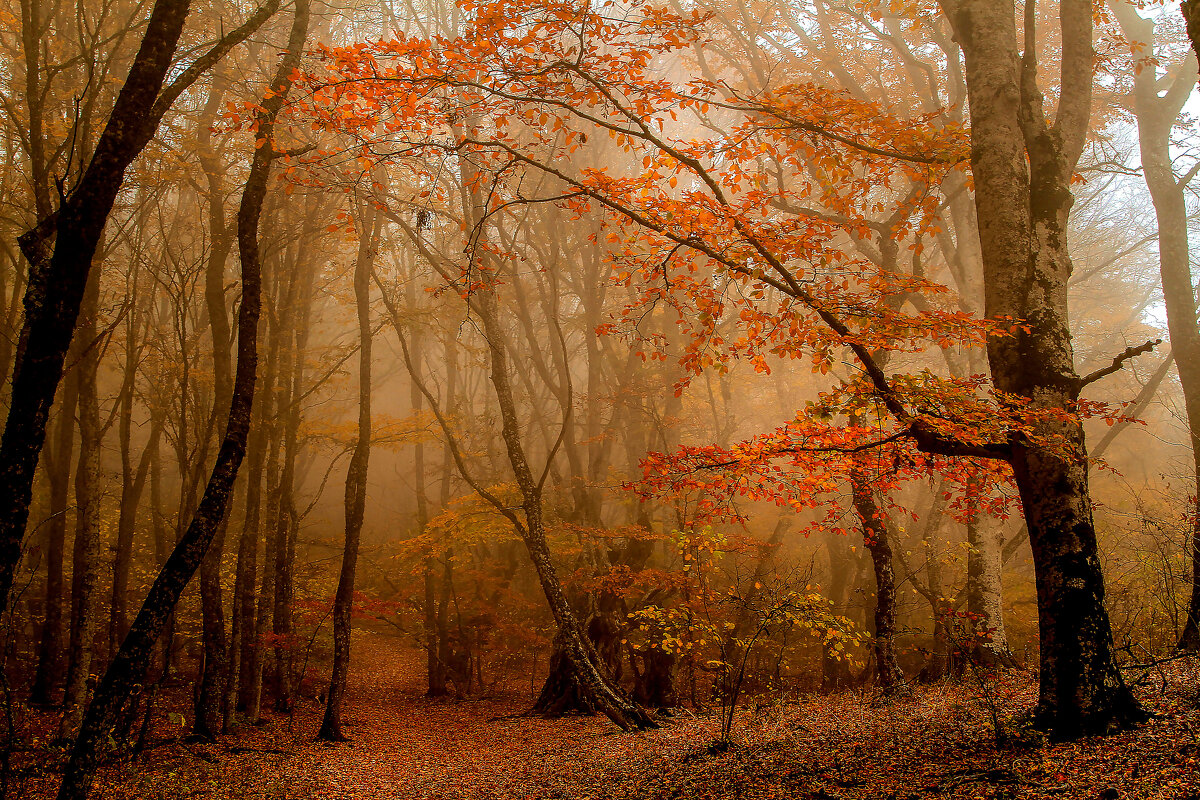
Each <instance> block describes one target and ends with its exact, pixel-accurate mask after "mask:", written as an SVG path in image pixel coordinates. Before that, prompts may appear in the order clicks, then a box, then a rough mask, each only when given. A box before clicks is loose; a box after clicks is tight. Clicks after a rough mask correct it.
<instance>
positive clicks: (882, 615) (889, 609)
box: [851, 467, 904, 694]
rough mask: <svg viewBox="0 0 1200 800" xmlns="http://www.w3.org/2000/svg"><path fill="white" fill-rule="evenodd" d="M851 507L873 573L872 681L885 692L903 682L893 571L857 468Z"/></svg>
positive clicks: (885, 539) (879, 519) (882, 526)
mask: <svg viewBox="0 0 1200 800" xmlns="http://www.w3.org/2000/svg"><path fill="white" fill-rule="evenodd" d="M851 494H852V496H853V502H854V510H855V511H857V512H858V517H859V520H860V521H861V523H862V532H863V544H864V545H866V547H867V551H868V552H869V553H870V554H871V566H872V567H873V568H874V572H875V617H874V620H875V632H874V640H873V642H872V652H873V654H874V656H875V672H876V674H875V680H876V682H877V683H878V684H879V688H880V689H882V690H883V692H884V693H885V694H887V693H890V692H894V691H895V690H896V689H897V688H898V687H899V686H900V684H901V683H903V682H904V673H903V672H902V671H901V669H900V665H899V664H898V663H897V662H896V641H895V639H896V573H895V567H894V565H893V563H892V547H891V544H890V543H889V542H888V537H887V526H886V525H885V524H884V521H883V517H882V512H881V511H880V510H879V505H878V503H876V502H875V496H874V494H872V492H871V486H870V484H869V483H868V481H867V477H866V474H865V473H864V472H863V471H862V469H861V468H858V467H856V468H855V469H854V470H853V472H852V473H851Z"/></svg>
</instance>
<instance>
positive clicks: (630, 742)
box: [102, 631, 715, 800]
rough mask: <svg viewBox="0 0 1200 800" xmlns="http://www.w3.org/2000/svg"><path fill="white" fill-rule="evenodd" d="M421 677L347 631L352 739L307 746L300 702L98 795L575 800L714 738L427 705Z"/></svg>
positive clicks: (313, 723) (347, 722)
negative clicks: (588, 789)
mask: <svg viewBox="0 0 1200 800" xmlns="http://www.w3.org/2000/svg"><path fill="white" fill-rule="evenodd" d="M424 670H425V665H424V653H422V652H421V651H418V650H416V649H414V648H412V647H411V646H410V645H408V644H407V643H406V642H404V641H403V640H401V639H398V638H396V637H392V636H387V635H385V634H380V633H375V632H369V631H368V632H361V633H356V634H355V639H354V644H353V653H352V658H351V672H350V683H349V686H348V687H347V696H346V700H345V703H344V706H343V728H344V731H345V733H346V735H347V736H348V737H349V738H350V740H351V741H349V742H347V743H343V744H327V743H320V742H316V741H314V736H315V735H316V731H317V728H318V727H319V726H320V722H321V715H322V714H323V712H324V708H323V707H321V706H319V705H317V704H316V703H314V702H312V701H307V702H304V703H302V704H301V705H300V706H299V707H298V708H297V710H296V712H295V713H294V714H293V715H292V716H291V717H290V718H289V717H287V716H277V717H275V718H273V719H271V720H270V721H269V722H268V723H267V724H266V725H264V726H262V727H258V728H244V729H242V730H241V731H240V732H239V733H238V734H236V735H235V736H233V737H229V738H228V739H226V740H225V741H223V742H221V743H219V744H218V745H215V746H212V747H201V746H197V745H189V747H190V749H191V751H192V752H193V753H204V755H205V757H207V758H211V759H213V761H212V762H206V761H204V760H203V759H200V760H195V759H193V760H187V759H184V760H183V761H180V760H179V759H178V756H179V755H185V756H186V755H187V753H181V752H180V748H179V747H168V748H162V749H161V751H160V752H159V753H156V754H155V755H154V756H152V757H151V758H150V759H149V763H144V764H142V765H140V766H139V767H135V768H134V769H132V770H130V769H122V770H121V773H122V774H119V775H111V776H109V777H110V782H109V785H108V786H107V787H106V789H107V791H106V792H105V793H104V794H103V795H102V796H103V797H105V798H106V800H126V799H127V798H128V799H129V800H132V798H148V797H162V798H164V800H165V799H166V798H170V797H172V795H170V794H168V793H164V792H163V785H164V784H163V778H164V775H163V770H164V769H165V770H168V771H169V773H168V774H169V777H170V780H171V782H175V781H180V782H182V783H183V784H185V785H188V786H189V787H190V791H189V792H187V793H181V795H180V796H181V797H182V796H201V797H206V798H222V799H223V800H224V799H225V798H228V800H233V799H234V798H239V799H240V798H270V799H271V800H291V799H292V798H296V799H297V800H299V799H300V798H309V797H313V798H372V799H373V800H392V798H395V799H396V800H400V799H401V798H403V799H404V800H409V799H410V798H411V799H412V800H417V799H418V798H421V799H423V798H438V800H441V799H442V798H445V799H446V800H450V799H451V798H471V799H472V800H476V799H478V800H483V799H484V798H487V799H489V800H490V799H491V798H497V799H499V798H533V797H536V798H578V797H581V796H584V795H581V793H580V790H581V786H587V785H593V786H605V785H606V784H608V783H609V782H610V780H611V779H613V778H616V777H617V776H618V775H628V773H629V772H630V770H631V769H633V768H634V767H635V766H638V765H642V764H645V765H647V766H650V765H651V764H652V763H653V762H655V761H658V760H660V759H674V758H677V757H679V756H681V755H683V753H684V752H685V751H687V750H688V748H690V747H692V746H693V745H692V743H693V742H694V741H696V739H697V737H699V740H701V741H709V740H711V738H712V736H713V731H714V730H715V722H714V721H713V720H711V719H695V718H690V717H689V718H687V721H681V722H680V723H678V724H674V725H671V726H669V727H667V728H663V729H660V730H657V731H650V732H646V733H637V734H629V735H624V734H621V733H620V732H619V731H617V730H616V729H615V728H614V727H613V726H612V725H610V724H609V723H608V722H607V720H603V719H597V718H589V717H568V718H565V719H559V720H545V719H541V718H538V717H525V716H522V714H523V712H525V711H526V710H527V709H528V708H529V706H530V705H532V701H530V700H529V699H528V695H525V696H524V697H517V696H514V695H511V694H510V695H509V696H502V697H497V698H491V699H482V700H463V701H458V700H454V699H452V698H447V699H431V698H428V697H426V696H425V694H424V690H425V684H424V680H425V674H424ZM685 731H686V733H685ZM170 751H174V753H171V752H170ZM272 751H280V752H272ZM160 762H161V763H160Z"/></svg>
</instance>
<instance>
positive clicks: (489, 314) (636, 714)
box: [477, 289, 655, 730]
mask: <svg viewBox="0 0 1200 800" xmlns="http://www.w3.org/2000/svg"><path fill="white" fill-rule="evenodd" d="M477 306H478V310H479V312H480V318H481V320H482V322H483V328H484V336H485V338H486V339H487V343H488V351H489V353H490V362H491V379H492V385H493V386H494V387H495V391H496V399H497V401H498V403H499V406H500V414H501V419H502V437H503V439H504V444H505V449H506V451H507V453H508V459H509V463H510V464H511V465H512V469H513V473H514V475H515V477H516V479H517V486H518V488H519V489H520V492H521V496H522V511H523V512H524V517H525V524H524V526H523V529H522V530H521V531H520V533H521V536H522V538H523V539H524V540H525V546H526V549H528V551H529V556H530V558H531V559H532V561H533V565H534V569H535V570H536V571H537V575H538V579H539V581H540V582H541V585H542V591H543V592H544V593H545V595H546V600H547V601H548V602H549V604H550V611H551V613H552V614H553V615H554V621H555V623H556V624H557V625H558V632H557V634H556V635H555V637H554V650H555V656H554V657H553V658H552V659H551V665H550V675H549V676H548V677H547V679H546V683H545V685H544V686H543V688H542V692H541V695H540V696H539V697H538V700H537V702H536V703H535V705H534V708H535V709H537V710H538V711H540V712H542V713H545V714H561V713H563V712H564V711H570V710H578V709H583V710H587V711H590V712H592V713H595V712H597V711H599V712H601V713H604V714H606V715H607V716H608V717H609V719H611V720H612V721H613V722H614V723H616V724H617V725H618V726H620V727H621V728H623V729H626V730H628V729H631V728H647V727H654V726H655V723H654V721H653V720H652V719H651V718H650V716H649V715H648V714H647V713H646V712H645V711H644V710H643V709H642V708H641V707H640V706H638V705H637V704H635V703H633V702H632V701H631V700H630V699H629V698H628V697H626V696H625V693H624V692H623V691H621V689H620V688H619V687H617V686H614V685H612V684H611V683H610V682H609V681H608V680H607V679H606V678H605V677H604V675H603V673H602V672H601V671H600V668H599V667H598V666H597V660H596V655H595V652H594V651H593V650H592V648H591V646H590V644H589V643H588V641H587V638H586V637H585V635H584V633H583V630H582V629H581V626H580V624H579V621H578V619H577V618H576V617H575V613H574V612H573V611H572V610H571V606H570V604H569V603H568V602H567V596H566V594H565V593H564V592H563V589H562V584H561V583H560V582H559V579H558V574H557V572H556V571H555V569H554V564H553V562H552V561H551V558H550V548H549V545H548V544H547V541H546V529H545V521H544V519H543V515H542V497H541V486H540V484H539V483H538V481H537V480H536V479H535V478H534V476H533V472H532V470H531V469H530V467H529V462H528V461H527V460H526V457H525V450H524V447H523V445H522V444H521V438H520V437H521V434H520V430H519V426H518V421H517V409H516V403H515V400H514V398H513V391H512V385H511V383H510V382H509V376H508V363H507V358H506V357H505V348H504V344H503V338H502V337H503V334H502V333H501V331H500V325H499V320H498V319H497V310H496V309H497V301H496V295H495V293H494V292H493V291H492V290H489V289H485V290H482V291H481V295H480V298H479V302H478V303H477Z"/></svg>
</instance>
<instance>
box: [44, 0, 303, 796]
mask: <svg viewBox="0 0 1200 800" xmlns="http://www.w3.org/2000/svg"><path fill="white" fill-rule="evenodd" d="M156 12H157V8H156ZM151 24H153V22H152V23H151ZM307 30H308V3H307V0H297V3H296V11H295V19H294V21H293V23H292V29H291V33H290V36H289V39H288V50H287V53H286V54H285V55H284V56H283V58H281V59H280V63H279V69H278V70H277V71H276V74H275V77H274V80H273V81H272V84H271V87H270V94H269V96H268V97H266V98H265V99H264V100H263V103H262V109H261V110H260V111H259V114H258V120H257V122H258V127H257V136H259V137H262V138H263V140H264V141H265V142H266V143H267V144H266V145H265V146H261V147H258V148H256V149H255V153H254V158H253V161H252V163H251V166H250V174H249V176H248V177H247V179H246V189H245V191H244V192H243V194H242V203H241V207H240V209H239V211H238V245H239V253H240V255H241V262H242V302H241V308H240V309H239V311H238V344H237V371H236V373H235V376H234V383H233V396H232V400H231V404H230V408H229V419H228V424H227V426H226V429H225V437H224V439H223V440H222V442H221V447H220V449H219V450H218V452H217V460H216V463H215V464H214V465H213V470H212V474H211V476H210V478H209V481H208V485H207V486H206V487H205V490H204V496H203V498H202V499H201V501H200V505H199V507H198V508H197V510H196V514H195V516H194V517H193V518H192V521H191V523H190V524H189V525H188V528H187V531H186V532H185V533H184V536H183V537H182V538H181V539H180V540H179V541H178V542H177V543H176V545H175V548H174V550H173V551H172V552H171V555H170V557H168V559H167V563H166V564H165V565H164V566H163V569H162V570H161V571H160V572H159V574H158V577H157V578H155V580H154V583H153V585H152V586H151V587H150V591H149V593H148V594H147V595H146V599H145V601H144V602H143V603H142V607H141V609H140V610H139V611H138V614H137V617H136V618H135V619H134V622H133V625H132V626H131V627H130V630H129V635H128V636H126V637H125V640H124V641H123V642H122V643H121V649H120V650H118V651H117V654H116V657H115V658H114V659H113V661H112V663H111V664H110V665H109V667H108V669H107V670H106V671H105V673H104V677H103V678H101V680H100V685H99V686H98V687H97V689H96V694H95V697H94V698H93V700H92V703H91V705H89V706H88V710H87V714H86V715H85V717H84V720H83V725H82V727H81V728H80V732H79V736H78V738H77V739H76V740H75V745H74V747H73V748H72V749H71V756H70V759H69V760H68V762H67V766H66V772H65V774H64V776H63V782H62V785H61V787H60V788H59V791H58V800H86V798H87V795H88V792H89V790H90V789H91V785H92V780H93V777H94V775H95V770H96V766H97V764H98V762H99V757H100V755H101V749H102V747H103V746H104V742H105V739H106V738H107V737H108V736H110V735H111V732H112V730H113V726H114V724H115V723H116V722H117V719H118V715H119V713H120V710H121V707H122V705H123V704H124V703H125V702H126V701H127V699H128V698H129V696H130V695H131V693H132V690H133V688H134V686H135V685H136V684H137V683H139V682H140V681H141V680H142V678H143V676H144V674H145V672H146V667H147V666H148V661H149V658H150V654H151V652H152V651H153V649H154V643H155V641H156V640H157V639H158V637H159V634H160V633H161V632H162V630H163V628H164V627H165V625H166V622H167V618H168V617H169V616H170V614H171V612H172V610H173V609H174V607H175V604H176V603H177V602H178V601H179V596H180V595H181V594H182V593H183V590H184V588H185V587H186V586H187V584H188V582H189V581H190V580H191V578H192V576H193V575H194V574H195V572H196V569H197V568H198V567H199V566H200V562H201V561H202V560H203V559H204V554H205V552H206V551H207V550H208V547H209V544H210V543H211V542H212V539H213V537H214V536H215V535H216V532H217V528H218V527H219V526H220V524H221V520H222V519H223V517H224V515H225V511H226V506H227V504H228V500H229V494H230V491H231V490H232V488H233V483H234V480H235V479H236V478H237V472H238V468H239V467H240V466H241V462H242V458H243V456H244V455H245V453H246V437H247V433H248V431H249V428H250V415H251V409H252V407H253V402H254V383H255V372H256V369H257V365H258V318H259V313H260V311H261V307H262V303H261V288H262V287H261V268H260V262H259V259H260V256H259V245H258V228H259V219H260V217H261V214H262V205H263V199H264V197H265V196H266V192H267V178H268V176H269V173H270V169H271V162H272V161H273V160H274V157H275V152H274V142H273V139H274V120H275V116H276V114H278V111H279V108H280V107H281V106H282V105H283V101H284V99H285V97H286V95H287V90H288V88H289V87H290V85H291V75H292V73H293V72H294V71H295V69H296V66H297V64H298V63H299V60H300V53H301V50H302V48H303V46H304V39H305V36H306V33H307Z"/></svg>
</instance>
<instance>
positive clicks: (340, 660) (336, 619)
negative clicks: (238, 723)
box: [317, 213, 428, 742]
mask: <svg viewBox="0 0 1200 800" xmlns="http://www.w3.org/2000/svg"><path fill="white" fill-rule="evenodd" d="M358 217H359V219H360V225H362V228H361V229H360V230H359V245H358V256H357V257H356V258H355V260H354V298H355V309H356V311H357V316H358V433H357V436H356V437H355V440H354V452H353V454H352V455H351V456H350V465H349V466H348V467H347V468H346V503H345V508H346V545H345V548H344V549H343V551H342V569H341V573H340V574H339V575H338V587H337V594H336V595H335V596H334V600H333V674H332V676H331V677H330V679H329V694H328V695H327V696H326V700H325V716H324V718H323V719H322V720H321V729H320V731H318V732H317V738H318V739H324V740H326V741H331V742H341V741H345V739H346V737H345V734H343V733H342V720H341V713H342V698H343V697H344V696H345V694H346V676H347V674H348V673H349V670H350V619H351V612H352V611H353V606H354V571H355V566H356V565H357V562H358V549H359V538H360V534H361V533H362V525H363V511H364V508H365V506H366V502H367V463H368V461H369V459H370V456H371V336H372V332H371V267H372V262H373V260H374V258H375V252H376V251H377V250H378V248H379V232H380V228H381V224H382V221H383V216H382V215H380V214H377V213H369V214H365V215H364V214H362V213H360V214H359V215H358ZM426 613H427V614H428V611H427V612H426Z"/></svg>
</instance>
